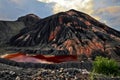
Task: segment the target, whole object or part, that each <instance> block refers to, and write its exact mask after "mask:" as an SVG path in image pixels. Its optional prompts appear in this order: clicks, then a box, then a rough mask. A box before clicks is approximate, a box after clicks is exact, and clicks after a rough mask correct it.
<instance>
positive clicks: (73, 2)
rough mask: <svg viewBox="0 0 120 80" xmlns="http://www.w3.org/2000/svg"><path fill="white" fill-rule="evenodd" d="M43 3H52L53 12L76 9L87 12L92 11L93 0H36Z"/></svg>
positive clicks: (90, 12)
mask: <svg viewBox="0 0 120 80" xmlns="http://www.w3.org/2000/svg"><path fill="white" fill-rule="evenodd" d="M38 1H40V2H44V3H53V13H58V12H61V11H67V10H69V9H76V10H79V11H82V12H85V13H88V14H92V13H93V0H38Z"/></svg>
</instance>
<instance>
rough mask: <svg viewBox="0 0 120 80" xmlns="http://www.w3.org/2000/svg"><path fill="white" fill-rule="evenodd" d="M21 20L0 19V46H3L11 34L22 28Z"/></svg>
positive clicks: (13, 34)
mask: <svg viewBox="0 0 120 80" xmlns="http://www.w3.org/2000/svg"><path fill="white" fill-rule="evenodd" d="M24 27H25V25H24V23H23V22H17V21H0V47H2V46H5V43H7V42H8V41H9V39H10V38H11V37H12V36H15V35H16V34H18V33H19V31H20V30H21V29H22V28H24Z"/></svg>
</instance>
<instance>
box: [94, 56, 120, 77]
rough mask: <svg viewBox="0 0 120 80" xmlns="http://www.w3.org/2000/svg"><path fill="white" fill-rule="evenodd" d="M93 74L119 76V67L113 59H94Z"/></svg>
mask: <svg viewBox="0 0 120 80" xmlns="http://www.w3.org/2000/svg"><path fill="white" fill-rule="evenodd" d="M93 72H95V73H99V74H104V75H107V76H117V75H119V66H118V63H117V62H116V61H115V60H113V59H108V58H104V57H96V59H95V61H94V63H93Z"/></svg>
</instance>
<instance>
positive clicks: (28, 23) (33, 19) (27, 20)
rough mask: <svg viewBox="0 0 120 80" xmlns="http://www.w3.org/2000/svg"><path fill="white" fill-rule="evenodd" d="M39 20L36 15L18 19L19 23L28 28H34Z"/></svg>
mask: <svg viewBox="0 0 120 80" xmlns="http://www.w3.org/2000/svg"><path fill="white" fill-rule="evenodd" d="M39 20H40V17H38V16H37V15H35V14H27V15H25V16H22V17H19V18H18V19H17V21H20V22H24V24H25V26H26V27H32V26H33V25H34V24H35V23H36V22H37V21H39Z"/></svg>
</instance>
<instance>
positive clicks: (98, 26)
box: [9, 10, 120, 56]
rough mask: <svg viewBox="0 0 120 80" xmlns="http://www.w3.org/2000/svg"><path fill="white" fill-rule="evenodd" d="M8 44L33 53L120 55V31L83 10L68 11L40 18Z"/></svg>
mask: <svg viewBox="0 0 120 80" xmlns="http://www.w3.org/2000/svg"><path fill="white" fill-rule="evenodd" d="M23 30H24V29H23ZM9 43H10V45H11V46H15V47H17V48H20V47H25V48H24V49H27V50H24V51H25V52H27V51H28V52H33V53H43V52H45V51H46V52H49V54H54V53H55V54H63V53H65V54H72V55H80V54H86V55H87V56H91V54H92V56H93V55H106V54H107V55H108V54H110V55H113V54H115V55H119V53H120V32H119V31H116V30H114V29H112V28H110V27H108V26H107V25H105V24H104V23H101V22H99V21H97V20H95V19H94V18H92V17H91V16H89V15H87V14H85V13H82V12H79V11H76V10H69V11H66V12H60V13H58V14H55V15H52V16H49V17H47V18H44V19H41V20H39V21H38V22H37V23H36V24H35V25H34V27H32V28H31V29H28V30H27V31H23V32H20V33H19V34H17V35H16V36H14V37H12V38H11V39H10V42H9ZM28 47H31V50H30V48H29V49H28ZM33 47H34V49H33ZM22 49H23V48H22ZM29 50H30V51H29Z"/></svg>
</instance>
